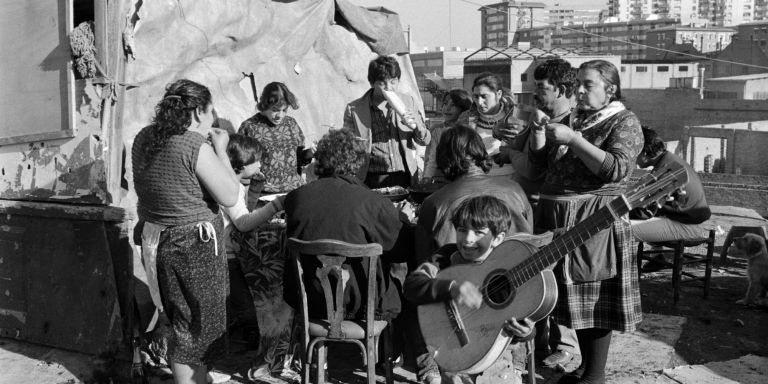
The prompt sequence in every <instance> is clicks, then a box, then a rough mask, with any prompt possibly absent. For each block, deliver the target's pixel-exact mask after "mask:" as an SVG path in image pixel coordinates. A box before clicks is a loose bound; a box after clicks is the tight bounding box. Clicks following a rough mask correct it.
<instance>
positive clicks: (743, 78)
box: [707, 73, 768, 81]
mask: <svg viewBox="0 0 768 384" xmlns="http://www.w3.org/2000/svg"><path fill="white" fill-rule="evenodd" d="M765 78H768V73H754V74H751V75H739V76H728V77H713V78H711V79H707V81H747V80H759V79H765Z"/></svg>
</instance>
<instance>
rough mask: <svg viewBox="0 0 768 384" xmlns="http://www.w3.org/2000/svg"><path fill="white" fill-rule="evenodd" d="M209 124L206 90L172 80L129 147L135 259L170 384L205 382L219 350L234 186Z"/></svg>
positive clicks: (222, 135) (220, 137)
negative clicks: (160, 315)
mask: <svg viewBox="0 0 768 384" xmlns="http://www.w3.org/2000/svg"><path fill="white" fill-rule="evenodd" d="M213 121H214V112H213V104H212V102H211V92H210V91H209V90H208V88H206V87H205V86H203V85H200V84H198V83H195V82H193V81H190V80H186V79H182V80H177V81H175V82H173V83H171V84H169V85H168V86H167V87H166V91H165V95H164V96H163V99H162V100H160V102H159V103H158V104H157V106H156V107H155V117H154V118H153V119H152V123H151V124H150V125H149V126H147V127H145V128H143V129H142V130H141V131H140V132H139V134H138V135H137V136H136V139H135V141H134V144H133V148H132V156H133V178H134V187H135V188H136V194H137V196H138V214H139V220H140V223H139V226H140V228H141V245H142V258H143V259H144V264H145V269H147V271H148V282H149V285H150V291H151V292H152V299H153V301H154V302H155V305H156V306H157V307H158V308H159V309H160V310H163V311H165V313H166V314H167V317H168V319H169V320H170V323H171V328H172V330H173V336H172V337H171V339H170V340H169V347H168V355H167V360H168V362H169V364H170V366H171V370H172V371H173V376H174V380H175V382H176V383H196V384H204V383H206V373H207V367H206V364H208V363H210V362H211V361H212V360H213V359H214V358H215V357H218V356H220V355H221V354H222V353H223V352H224V351H225V347H226V345H225V344H224V342H225V338H224V335H225V331H226V315H225V314H226V300H227V260H226V255H225V250H224V249H225V248H224V236H223V235H222V234H223V224H222V217H221V215H219V204H220V205H222V206H225V207H230V206H233V205H234V204H235V202H236V199H237V194H238V186H239V183H238V180H237V178H236V177H235V173H234V172H233V171H232V167H231V166H230V164H229V160H228V158H227V153H226V143H227V139H228V137H227V133H226V132H223V131H218V130H213V129H212V128H211V126H212V124H213ZM209 137H210V138H211V142H212V143H213V144H209V143H208V141H207V139H208V138H209ZM214 148H215V149H216V150H214Z"/></svg>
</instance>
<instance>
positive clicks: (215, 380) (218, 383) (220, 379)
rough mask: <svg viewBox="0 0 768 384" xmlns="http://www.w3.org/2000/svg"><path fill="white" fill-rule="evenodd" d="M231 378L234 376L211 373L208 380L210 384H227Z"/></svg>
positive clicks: (217, 372)
mask: <svg viewBox="0 0 768 384" xmlns="http://www.w3.org/2000/svg"><path fill="white" fill-rule="evenodd" d="M231 378H232V376H231V375H227V374H226V373H222V372H219V371H210V372H208V376H207V377H206V380H207V381H208V383H212V384H222V383H226V382H227V381H229V379H231Z"/></svg>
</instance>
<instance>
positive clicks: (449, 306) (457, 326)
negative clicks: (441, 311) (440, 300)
mask: <svg viewBox="0 0 768 384" xmlns="http://www.w3.org/2000/svg"><path fill="white" fill-rule="evenodd" d="M445 312H446V313H447V314H448V320H450V322H451V327H452V328H453V333H454V334H455V335H456V337H457V338H458V339H459V344H460V345H461V346H462V347H463V346H465V345H467V344H469V334H468V333H467V329H466V327H465V326H464V322H463V321H461V316H459V307H458V306H457V305H456V301H454V300H448V301H446V302H445Z"/></svg>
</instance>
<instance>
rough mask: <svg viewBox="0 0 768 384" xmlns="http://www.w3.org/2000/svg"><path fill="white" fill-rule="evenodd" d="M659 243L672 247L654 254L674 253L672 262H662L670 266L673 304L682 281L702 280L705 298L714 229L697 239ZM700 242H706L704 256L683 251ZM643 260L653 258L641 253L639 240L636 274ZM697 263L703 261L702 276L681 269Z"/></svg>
mask: <svg viewBox="0 0 768 384" xmlns="http://www.w3.org/2000/svg"><path fill="white" fill-rule="evenodd" d="M659 244H661V245H662V246H664V247H666V248H672V249H665V250H662V251H659V252H653V253H654V254H659V253H661V254H666V253H673V254H674V257H673V259H672V263H670V262H668V261H664V262H663V263H664V264H665V265H666V266H667V267H671V268H672V294H673V299H674V305H677V302H678V301H679V300H680V285H681V284H684V283H690V282H694V281H702V282H703V286H702V288H703V289H704V298H705V299H706V298H707V296H709V281H710V280H711V278H712V259H713V257H714V253H715V230H714V229H711V230H710V231H709V236H707V237H702V238H698V239H683V240H677V241H669V242H663V243H659ZM702 244H707V254H706V256H699V255H694V254H691V253H686V252H685V248H686V247H695V246H698V245H702ZM643 260H653V259H651V257H649V256H646V255H645V254H644V253H643V242H642V241H641V242H639V244H638V245H637V273H638V275H642V273H643V271H642V268H641V267H642V262H643ZM656 261H659V260H656ZM698 263H705V268H704V275H703V276H700V275H695V274H693V273H692V272H688V271H685V270H684V269H683V268H684V267H685V266H687V265H691V264H698ZM638 277H639V276H638ZM684 277H687V279H684Z"/></svg>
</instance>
